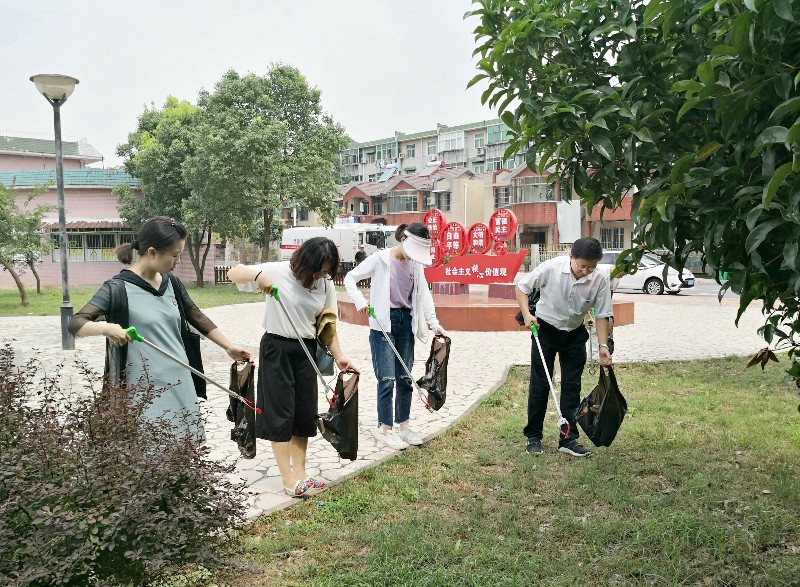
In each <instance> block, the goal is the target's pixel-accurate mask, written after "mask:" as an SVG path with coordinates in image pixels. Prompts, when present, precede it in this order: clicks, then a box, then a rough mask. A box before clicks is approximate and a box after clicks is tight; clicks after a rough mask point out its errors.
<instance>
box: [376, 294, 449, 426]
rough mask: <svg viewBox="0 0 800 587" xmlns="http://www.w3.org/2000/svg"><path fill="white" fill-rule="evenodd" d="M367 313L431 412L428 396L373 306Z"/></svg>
mask: <svg viewBox="0 0 800 587" xmlns="http://www.w3.org/2000/svg"><path fill="white" fill-rule="evenodd" d="M369 315H370V318H372V319H373V320H375V322H377V324H378V328H380V329H381V332H383V337H384V338H385V339H386V342H388V343H389V346H390V347H392V350H393V351H394V355H395V356H396V357H397V361H398V362H399V363H400V364H401V365H402V366H403V369H405V370H406V373H407V374H408V378H409V379H411V385H413V386H414V389H415V390H416V391H417V395H418V396H419V399H421V400H422V403H423V404H425V408H426V409H427V410H428V411H429V412H431V413H433V411H434V409H433V408H432V407H431V404H430V402H428V396H427V395H425V392H424V391H422V389H420V387H419V385H417V382H416V381H415V380H414V376H413V375H411V370H410V369H409V368H408V365H406V362H405V361H404V360H403V357H401V356H400V353H399V352H397V347H395V346H394V343H393V342H392V339H391V337H390V336H389V335H388V334H386V331H385V330H384V329H383V326H382V325H381V322H380V320H378V317H377V316H375V308H373V307H372V306H370V307H369Z"/></svg>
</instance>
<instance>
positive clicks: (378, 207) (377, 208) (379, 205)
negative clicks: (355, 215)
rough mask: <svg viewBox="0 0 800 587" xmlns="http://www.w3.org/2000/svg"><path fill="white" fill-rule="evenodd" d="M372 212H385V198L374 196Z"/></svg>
mask: <svg viewBox="0 0 800 587" xmlns="http://www.w3.org/2000/svg"><path fill="white" fill-rule="evenodd" d="M372 213H373V214H383V198H382V197H381V196H375V197H374V198H372Z"/></svg>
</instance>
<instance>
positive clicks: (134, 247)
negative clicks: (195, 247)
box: [114, 216, 186, 265]
mask: <svg viewBox="0 0 800 587" xmlns="http://www.w3.org/2000/svg"><path fill="white" fill-rule="evenodd" d="M185 239H186V228H184V226H183V224H181V223H180V222H178V221H177V220H174V219H172V218H170V217H168V216H156V217H154V218H151V219H150V220H147V221H146V222H145V223H144V224H143V225H142V228H140V229H139V234H138V235H136V240H135V241H133V242H132V243H125V244H123V245H120V246H118V247H117V248H116V250H115V251H114V252H115V253H116V255H117V260H119V262H120V263H122V264H123V265H130V264H131V263H133V251H136V252H137V253H138V254H140V255H142V254H144V253H146V252H147V250H148V249H149V248H150V247H153V248H154V249H155V250H156V251H157V252H159V253H161V252H163V251H166V250H169V249H170V248H171V247H172V246H173V245H174V244H175V243H177V242H179V241H182V240H185ZM143 251H144V253H143Z"/></svg>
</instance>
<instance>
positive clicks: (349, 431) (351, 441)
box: [317, 371, 358, 461]
mask: <svg viewBox="0 0 800 587" xmlns="http://www.w3.org/2000/svg"><path fill="white" fill-rule="evenodd" d="M347 375H349V376H350V378H349V379H348V380H347V381H345V377H346V376H347ZM317 428H319V431H320V433H321V434H322V437H323V438H324V439H325V440H327V441H328V442H330V443H331V446H333V448H335V449H336V452H338V453H339V456H340V457H342V458H343V459H350V460H351V461H354V460H356V457H357V456H358V454H357V453H358V373H348V372H344V371H343V372H341V373H339V377H338V378H337V379H336V388H335V389H334V392H333V406H331V408H330V409H329V410H328V412H327V413H325V414H319V415H317Z"/></svg>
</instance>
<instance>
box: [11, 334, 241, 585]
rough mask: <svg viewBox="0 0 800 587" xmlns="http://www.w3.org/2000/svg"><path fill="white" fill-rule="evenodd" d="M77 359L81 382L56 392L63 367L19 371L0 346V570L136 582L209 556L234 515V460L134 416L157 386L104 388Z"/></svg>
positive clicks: (237, 503)
mask: <svg viewBox="0 0 800 587" xmlns="http://www.w3.org/2000/svg"><path fill="white" fill-rule="evenodd" d="M77 366H78V368H79V371H80V373H81V374H82V379H83V380H84V381H85V389H82V390H78V391H77V392H75V391H72V390H70V389H62V387H61V384H60V383H59V371H60V369H61V366H56V368H55V370H54V372H53V373H49V374H48V373H45V372H44V369H43V366H42V365H41V364H40V363H38V362H37V361H35V360H34V361H30V362H28V363H27V364H26V365H24V366H23V367H22V368H20V369H18V368H16V367H15V366H14V353H13V351H12V349H11V347H10V346H8V345H7V346H5V347H4V348H3V349H2V350H0V577H6V578H7V579H5V581H9V583H7V584H9V585H11V586H13V587H39V586H45V585H47V586H50V585H69V586H72V585H81V586H83V585H144V584H147V583H149V582H152V581H155V580H157V579H158V578H159V577H162V576H164V575H165V574H166V573H171V572H175V571H176V570H178V569H180V568H181V567H183V566H185V565H187V564H191V563H193V564H204V565H207V566H210V565H213V564H214V563H215V561H216V560H217V557H218V555H219V554H221V550H220V547H221V546H223V545H224V543H225V540H226V538H225V532H224V530H226V529H228V528H230V527H232V526H233V525H234V524H236V523H238V522H240V521H242V520H243V500H244V498H243V496H242V491H241V486H240V485H236V484H233V483H231V481H229V480H228V478H227V477H226V474H227V473H229V472H230V471H231V470H232V468H233V464H231V463H223V462H217V461H213V460H210V459H208V458H206V455H207V450H206V449H204V448H201V446H200V445H199V443H198V442H197V437H196V436H189V437H184V438H178V437H177V436H176V435H175V433H174V431H173V428H172V427H171V426H170V425H169V424H168V423H167V422H165V421H158V422H148V421H144V420H143V418H142V413H143V410H144V409H145V407H146V406H147V405H148V403H149V402H150V401H152V399H153V397H155V395H156V394H157V393H159V392H160V391H159V390H152V389H149V390H145V389H139V388H132V389H127V390H126V389H112V390H110V392H104V391H103V390H102V386H101V385H100V380H101V378H100V377H99V376H98V374H97V373H95V372H93V371H91V370H90V369H89V368H88V367H87V366H86V364H85V363H81V362H77ZM137 392H138V393H137ZM4 584H6V583H4Z"/></svg>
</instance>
